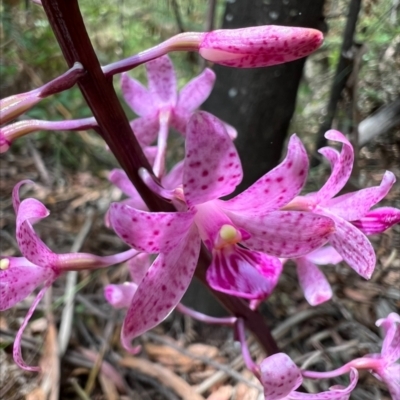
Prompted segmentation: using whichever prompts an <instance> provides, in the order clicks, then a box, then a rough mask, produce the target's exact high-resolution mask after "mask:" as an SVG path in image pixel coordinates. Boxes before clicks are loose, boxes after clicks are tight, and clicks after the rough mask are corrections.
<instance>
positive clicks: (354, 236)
mask: <svg viewBox="0 0 400 400" xmlns="http://www.w3.org/2000/svg"><path fill="white" fill-rule="evenodd" d="M329 216H330V217H331V218H332V219H333V220H334V221H335V226H336V232H334V233H332V235H331V236H330V238H329V242H330V244H331V245H332V246H333V247H334V248H335V250H336V251H337V252H338V253H339V254H340V255H341V256H342V257H343V260H344V261H346V262H347V264H349V266H350V267H351V268H353V269H354V271H356V272H357V273H358V274H359V275H361V276H362V277H363V278H365V279H369V278H371V275H372V273H373V272H374V268H375V264H376V257H375V251H374V249H373V247H372V245H371V243H370V242H369V240H368V239H367V237H366V236H365V235H364V234H363V233H362V232H360V231H359V230H358V229H357V228H356V227H355V226H353V225H352V224H351V223H350V222H347V221H345V220H344V219H342V218H339V217H336V216H335V215H334V214H329Z"/></svg>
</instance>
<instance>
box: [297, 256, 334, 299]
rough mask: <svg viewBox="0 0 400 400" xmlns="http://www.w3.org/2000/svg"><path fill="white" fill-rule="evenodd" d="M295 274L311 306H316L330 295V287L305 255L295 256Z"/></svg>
mask: <svg viewBox="0 0 400 400" xmlns="http://www.w3.org/2000/svg"><path fill="white" fill-rule="evenodd" d="M294 261H295V263H296V265H297V275H298V277H299V283H300V286H301V288H302V289H303V292H304V297H305V298H306V300H307V301H308V302H309V303H310V305H312V306H317V305H318V304H322V303H324V302H326V301H328V300H329V299H330V298H331V297H332V288H331V285H330V284H329V282H328V280H327V279H326V277H325V275H324V274H323V273H322V272H321V271H320V269H319V268H318V267H317V266H316V265H315V264H314V263H312V262H311V261H309V260H308V258H307V257H300V258H296V259H295V260H294Z"/></svg>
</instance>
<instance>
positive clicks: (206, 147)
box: [183, 111, 242, 206]
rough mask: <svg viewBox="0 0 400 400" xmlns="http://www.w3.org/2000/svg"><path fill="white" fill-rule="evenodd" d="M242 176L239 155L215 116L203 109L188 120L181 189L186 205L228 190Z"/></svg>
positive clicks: (211, 198)
mask: <svg viewBox="0 0 400 400" xmlns="http://www.w3.org/2000/svg"><path fill="white" fill-rule="evenodd" d="M241 180H242V166H241V163H240V159H239V156H238V154H237V151H236V149H235V146H234V145H233V143H232V140H231V139H230V138H229V136H228V134H227V132H226V129H225V127H224V126H223V124H222V123H221V121H220V120H219V119H217V118H216V117H214V116H213V115H211V114H208V113H206V112H204V111H200V112H197V113H195V114H193V116H192V117H191V118H190V120H189V124H188V127H187V133H186V158H185V165H184V170H183V191H184V194H185V200H186V203H187V204H188V206H192V205H196V204H201V203H205V202H207V201H209V200H214V199H218V198H219V197H221V196H225V195H227V194H229V193H232V192H233V190H234V189H235V187H236V186H237V185H238V184H239V182H240V181H241Z"/></svg>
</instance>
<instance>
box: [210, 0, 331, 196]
mask: <svg viewBox="0 0 400 400" xmlns="http://www.w3.org/2000/svg"><path fill="white" fill-rule="evenodd" d="M323 3H324V0H270V1H269V2H267V1H261V0H257V1H252V2H251V6H250V5H249V1H247V0H236V1H234V2H228V3H227V6H226V10H225V15H224V21H223V28H226V29H234V28H240V27H246V26H252V25H267V24H274V25H288V26H301V27H310V28H316V29H320V30H324V22H323V15H322V12H323ZM304 63H305V59H302V60H298V61H294V62H290V63H286V64H282V65H278V66H274V67H268V68H255V69H235V68H226V67H223V66H219V65H216V66H215V67H214V71H215V72H216V74H217V80H216V85H215V88H214V91H213V93H212V94H211V96H210V97H209V99H208V100H207V101H206V103H205V104H204V107H203V108H204V109H206V110H209V111H211V112H212V113H214V114H216V115H217V116H218V117H220V118H221V119H223V120H225V121H227V122H229V123H230V124H231V125H233V126H234V127H235V128H236V129H237V130H238V138H237V139H236V146H237V148H238V151H239V154H240V157H241V160H242V163H243V169H244V180H243V182H242V184H241V185H240V186H239V187H238V191H241V190H243V189H244V188H246V187H248V186H249V185H250V184H252V183H253V182H254V181H255V180H257V179H258V178H259V177H260V176H262V175H263V174H264V173H266V172H267V171H269V170H270V169H272V168H273V167H275V166H276V165H277V164H278V162H279V159H280V157H281V153H282V148H283V144H284V141H285V138H286V135H287V130H288V127H289V123H290V120H291V118H292V116H293V112H294V108H295V103H296V95H297V89H298V86H299V83H300V79H301V76H302V72H303V66H304Z"/></svg>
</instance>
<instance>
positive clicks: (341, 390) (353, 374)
mask: <svg viewBox="0 0 400 400" xmlns="http://www.w3.org/2000/svg"><path fill="white" fill-rule="evenodd" d="M357 381H358V371H357V370H356V369H355V368H352V369H351V371H350V384H349V386H347V387H343V386H340V385H335V386H332V387H330V388H329V392H321V393H300V392H293V393H291V394H290V395H289V397H288V400H349V399H350V395H351V392H352V391H353V390H354V388H355V387H356V385H357Z"/></svg>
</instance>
